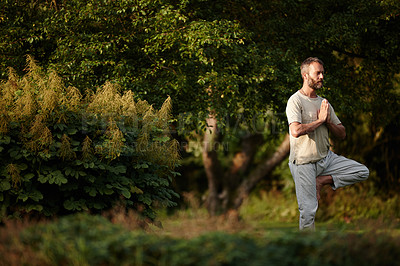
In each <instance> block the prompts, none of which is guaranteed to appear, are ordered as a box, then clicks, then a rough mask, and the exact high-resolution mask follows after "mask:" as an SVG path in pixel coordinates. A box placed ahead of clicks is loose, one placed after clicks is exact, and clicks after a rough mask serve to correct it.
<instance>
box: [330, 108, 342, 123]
mask: <svg viewBox="0 0 400 266" xmlns="http://www.w3.org/2000/svg"><path fill="white" fill-rule="evenodd" d="M329 107H330V115H331V122H332V123H333V124H335V125H339V124H341V123H342V122H340V120H339V118H338V117H337V115H336V113H335V110H334V109H333V107H332V105H331V104H329Z"/></svg>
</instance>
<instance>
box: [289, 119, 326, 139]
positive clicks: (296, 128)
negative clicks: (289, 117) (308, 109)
mask: <svg viewBox="0 0 400 266" xmlns="http://www.w3.org/2000/svg"><path fill="white" fill-rule="evenodd" d="M323 123H325V121H321V120H319V119H318V120H316V121H314V122H311V123H309V124H300V123H299V122H293V123H291V124H290V125H289V129H290V133H291V134H292V136H293V137H295V138H298V137H300V136H302V135H306V134H308V133H311V132H313V131H314V130H315V129H317V128H318V127H319V126H320V125H322V124H323Z"/></svg>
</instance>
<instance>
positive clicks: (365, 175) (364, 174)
mask: <svg viewBox="0 0 400 266" xmlns="http://www.w3.org/2000/svg"><path fill="white" fill-rule="evenodd" d="M363 166H364V167H363V169H362V170H361V171H360V178H361V179H362V180H367V179H368V177H369V169H368V168H367V167H366V166H365V165H363Z"/></svg>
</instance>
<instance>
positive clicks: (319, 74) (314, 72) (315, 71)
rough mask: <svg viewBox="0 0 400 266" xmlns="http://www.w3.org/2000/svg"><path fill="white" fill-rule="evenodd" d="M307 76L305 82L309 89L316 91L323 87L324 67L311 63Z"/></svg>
mask: <svg viewBox="0 0 400 266" xmlns="http://www.w3.org/2000/svg"><path fill="white" fill-rule="evenodd" d="M306 75H307V82H308V86H310V88H312V89H314V90H317V89H320V88H322V86H324V67H323V66H322V65H321V64H319V63H317V62H314V63H311V64H310V66H309V71H308V73H307V74H306Z"/></svg>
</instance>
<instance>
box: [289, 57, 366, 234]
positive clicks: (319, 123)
mask: <svg viewBox="0 0 400 266" xmlns="http://www.w3.org/2000/svg"><path fill="white" fill-rule="evenodd" d="M300 70H301V76H302V78H303V86H302V88H301V89H300V90H298V91H297V92H296V93H294V94H293V95H292V96H291V97H290V98H289V100H288V103H287V106H286V115H287V119H288V123H289V131H290V156H289V168H290V171H291V173H292V176H293V179H294V182H295V187H296V196H297V203H298V205H299V211H300V221H299V227H300V229H312V230H313V229H314V228H315V225H314V219H315V214H316V212H317V209H318V200H319V198H320V191H321V188H322V187H323V186H324V185H330V186H331V187H332V189H334V190H335V189H337V188H340V187H344V186H347V185H351V184H354V183H356V182H360V181H363V180H366V179H367V178H368V176H369V170H368V168H367V167H365V166H364V165H362V164H360V163H358V162H356V161H353V160H350V159H347V158H345V157H343V156H338V155H336V154H335V153H334V152H332V151H331V150H330V149H329V148H330V144H329V131H330V132H332V133H333V135H335V136H336V137H338V138H341V139H344V138H345V137H346V129H345V127H344V126H343V125H342V123H341V122H340V120H339V118H338V117H337V116H336V114H335V112H334V110H333V108H332V106H331V105H330V104H329V103H328V101H327V100H326V99H323V98H322V97H320V96H318V95H317V90H318V89H320V88H322V86H323V80H324V64H323V62H322V61H321V60H320V59H318V58H316V57H310V58H307V59H306V60H305V61H304V62H303V63H302V64H301V66H300Z"/></svg>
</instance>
